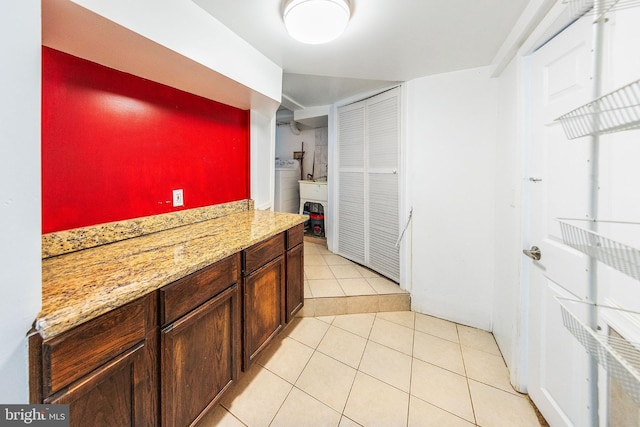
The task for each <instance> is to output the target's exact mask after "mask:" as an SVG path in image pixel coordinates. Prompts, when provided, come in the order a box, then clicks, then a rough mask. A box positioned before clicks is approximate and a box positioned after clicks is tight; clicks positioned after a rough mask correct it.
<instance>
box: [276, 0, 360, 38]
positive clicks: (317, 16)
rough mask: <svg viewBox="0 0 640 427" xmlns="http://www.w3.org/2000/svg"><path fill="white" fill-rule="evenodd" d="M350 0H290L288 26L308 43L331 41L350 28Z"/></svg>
mask: <svg viewBox="0 0 640 427" xmlns="http://www.w3.org/2000/svg"><path fill="white" fill-rule="evenodd" d="M350 17H351V9H350V7H349V2H348V0H287V1H285V4H284V12H283V15H282V18H283V19H284V26H285V27H286V28H287V31H288V32H289V34H290V35H291V37H293V38H294V39H296V40H298V41H301V42H302V43H308V44H321V43H327V42H330V41H331V40H333V39H335V38H337V37H338V36H339V35H340V34H342V32H343V31H344V30H345V29H346V28H347V24H348V23H349V18H350Z"/></svg>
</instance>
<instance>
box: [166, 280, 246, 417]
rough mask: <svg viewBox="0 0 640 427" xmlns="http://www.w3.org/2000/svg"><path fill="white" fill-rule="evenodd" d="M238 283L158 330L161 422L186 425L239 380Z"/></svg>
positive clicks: (199, 415) (202, 413)
mask: <svg viewBox="0 0 640 427" xmlns="http://www.w3.org/2000/svg"><path fill="white" fill-rule="evenodd" d="M239 315H240V305H239V299H238V286H237V285H233V286H232V287H230V288H229V289H227V290H226V291H224V292H222V293H221V294H219V295H218V296H217V297H215V298H212V299H211V300H209V301H208V302H206V303H204V304H203V305H202V306H200V307H199V308H197V309H195V310H193V311H192V312H190V313H189V314H187V315H185V316H183V317H181V318H180V319H179V320H177V321H176V322H174V323H172V324H170V325H169V326H167V327H166V328H165V329H163V330H162V333H161V337H160V345H161V348H162V355H161V367H160V376H161V383H162V391H161V402H162V408H161V412H162V425H163V426H177V427H183V426H188V425H191V424H192V423H194V422H195V421H196V420H198V419H199V418H200V417H201V416H202V415H204V413H205V412H206V410H207V409H208V408H210V407H211V406H213V405H214V404H215V403H217V401H218V400H219V398H220V397H221V396H222V394H223V393H224V391H225V390H226V389H227V388H228V387H229V386H230V385H231V384H232V383H233V382H234V381H235V380H236V379H237V376H238V363H239V356H240V354H239V351H240V319H239Z"/></svg>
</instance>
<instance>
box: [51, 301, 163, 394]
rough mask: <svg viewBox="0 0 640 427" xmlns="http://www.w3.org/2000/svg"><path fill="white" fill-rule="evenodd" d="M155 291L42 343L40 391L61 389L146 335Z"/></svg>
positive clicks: (153, 311)
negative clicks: (41, 381) (41, 385)
mask: <svg viewBox="0 0 640 427" xmlns="http://www.w3.org/2000/svg"><path fill="white" fill-rule="evenodd" d="M154 296H155V293H154V294H150V295H148V296H146V297H143V298H140V299H138V300H136V301H133V302H130V303H129V304H126V305H124V306H122V307H120V308H117V309H115V310H113V311H110V312H108V313H105V314H103V315H102V316H100V317H97V318H95V319H93V320H91V321H89V322H87V323H84V324H82V325H80V326H78V327H76V328H74V329H71V330H70V331H68V332H65V333H63V334H61V335H59V336H57V337H54V338H51V339H49V340H46V341H44V342H43V343H42V355H43V379H44V380H43V389H44V390H43V391H44V393H45V395H49V394H51V393H54V392H56V391H57V390H60V389H61V388H63V387H65V386H67V385H69V384H70V383H72V382H73V381H75V380H77V379H79V378H80V377H82V376H84V375H86V374H87V373H89V372H91V371H93V370H94V369H96V368H98V367H99V366H101V365H102V364H104V363H106V362H108V361H109V360H111V359H113V358H114V357H116V356H118V355H119V354H121V353H123V352H124V351H126V350H128V349H130V348H131V347H133V346H134V345H135V344H136V343H139V342H140V341H142V340H143V339H144V338H145V334H146V332H147V330H150V329H151V328H153V327H155V322H156V321H155V319H153V317H155V316H156V315H155V314H154V313H155V310H154V307H155V305H154V299H153V297H154Z"/></svg>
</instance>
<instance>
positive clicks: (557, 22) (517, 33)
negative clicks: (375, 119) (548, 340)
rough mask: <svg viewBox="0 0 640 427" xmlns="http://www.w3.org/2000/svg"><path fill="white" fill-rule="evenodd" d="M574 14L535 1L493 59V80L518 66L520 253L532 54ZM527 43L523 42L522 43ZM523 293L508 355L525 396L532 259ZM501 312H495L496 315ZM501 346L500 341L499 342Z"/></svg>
mask: <svg viewBox="0 0 640 427" xmlns="http://www.w3.org/2000/svg"><path fill="white" fill-rule="evenodd" d="M572 21H573V19H572V18H571V10H570V6H569V5H568V4H562V2H555V1H553V0H538V1H532V2H531V3H530V4H529V6H527V8H526V9H525V11H524V12H523V14H522V16H521V18H520V20H519V21H518V23H517V24H516V26H515V27H514V29H513V31H512V32H511V34H510V35H509V37H508V38H507V40H506V41H505V43H504V44H503V46H502V48H501V49H500V52H499V53H498V55H497V56H496V58H495V59H494V61H493V62H494V64H495V69H494V72H493V77H500V74H501V73H502V71H503V70H504V69H505V68H506V67H507V65H508V64H510V63H511V62H513V63H514V64H513V65H514V66H515V67H516V71H515V73H516V77H515V78H516V85H517V90H518V92H517V94H516V95H515V96H516V98H517V101H516V105H517V113H516V116H517V120H518V123H517V126H516V134H517V137H516V141H515V143H516V144H517V146H518V147H519V153H520V167H519V170H520V175H519V176H518V177H514V179H518V182H517V183H516V184H514V187H515V193H516V197H517V198H518V199H519V202H520V210H519V213H516V216H517V217H518V218H517V219H516V221H517V222H518V223H519V224H520V234H519V236H518V237H517V238H516V239H514V241H517V242H516V243H517V245H516V247H515V248H514V249H515V250H518V251H520V250H522V249H524V248H529V247H530V246H531V229H530V220H531V214H530V210H531V203H530V200H531V194H530V191H529V189H530V186H528V185H527V183H528V179H529V177H530V176H531V174H530V170H529V164H528V159H529V157H530V156H531V151H532V141H531V137H530V135H531V132H530V130H531V125H532V124H531V120H530V116H529V108H530V107H529V106H530V105H531V81H532V70H531V68H532V67H531V61H530V55H531V54H532V53H534V52H535V51H536V50H537V49H538V48H539V47H541V46H542V45H544V44H545V43H546V42H547V41H549V40H550V39H552V38H553V37H554V36H555V35H556V34H558V33H559V32H561V31H562V30H563V29H564V28H565V27H567V26H568V25H570V24H571V22H572ZM523 40H524V41H523ZM518 267H519V288H518V290H517V292H516V298H515V300H514V301H513V302H514V304H516V305H517V307H516V318H515V319H513V320H514V323H515V326H514V327H513V329H512V348H511V353H510V354H504V353H505V352H504V350H503V349H502V348H501V351H503V354H504V357H505V359H507V362H508V366H509V370H510V381H511V384H512V385H513V386H514V388H515V389H516V390H517V391H519V392H522V393H527V392H528V379H527V378H528V374H529V372H528V362H529V361H528V352H529V343H528V336H529V325H528V317H529V277H530V269H531V268H532V264H531V262H530V259H529V258H527V257H525V256H521V258H520V262H519V266H518ZM497 309H499V308H494V310H497ZM498 344H499V345H500V342H499V341H498Z"/></svg>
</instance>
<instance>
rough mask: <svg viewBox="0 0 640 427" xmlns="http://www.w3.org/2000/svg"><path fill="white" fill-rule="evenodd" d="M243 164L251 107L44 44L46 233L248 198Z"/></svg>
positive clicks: (245, 164) (246, 171)
mask: <svg viewBox="0 0 640 427" xmlns="http://www.w3.org/2000/svg"><path fill="white" fill-rule="evenodd" d="M249 165H250V159H249V112H248V111H246V110H240V109H237V108H233V107H230V106H227V105H223V104H220V103H217V102H214V101H211V100H208V99H205V98H202V97H199V96H196V95H192V94H189V93H186V92H183V91H180V90H177V89H175V88H171V87H168V86H165V85H162V84H159V83H155V82H152V81H149V80H145V79H142V78H140V77H136V76H133V75H130V74H126V73H123V72H120V71H116V70H113V69H111V68H107V67H104V66H101V65H98V64H96V63H93V62H89V61H86V60H83V59H80V58H77V57H74V56H71V55H68V54H65V53H62V52H59V51H56V50H53V49H50V48H46V47H43V49H42V231H43V233H49V232H54V231H61V230H67V229H71V228H76V227H84V226H89V225H95V224H101V223H105V222H110V221H119V220H124V219H132V218H138V217H143V216H149V215H156V214H162V213H167V212H172V211H176V210H180V209H191V208H196V207H202V206H208V205H213V204H218V203H224V202H230V201H235V200H242V199H248V198H249V197H250V181H249ZM179 188H181V189H183V190H184V203H185V206H184V207H180V208H174V207H173V206H172V203H171V200H172V190H173V189H179Z"/></svg>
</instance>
